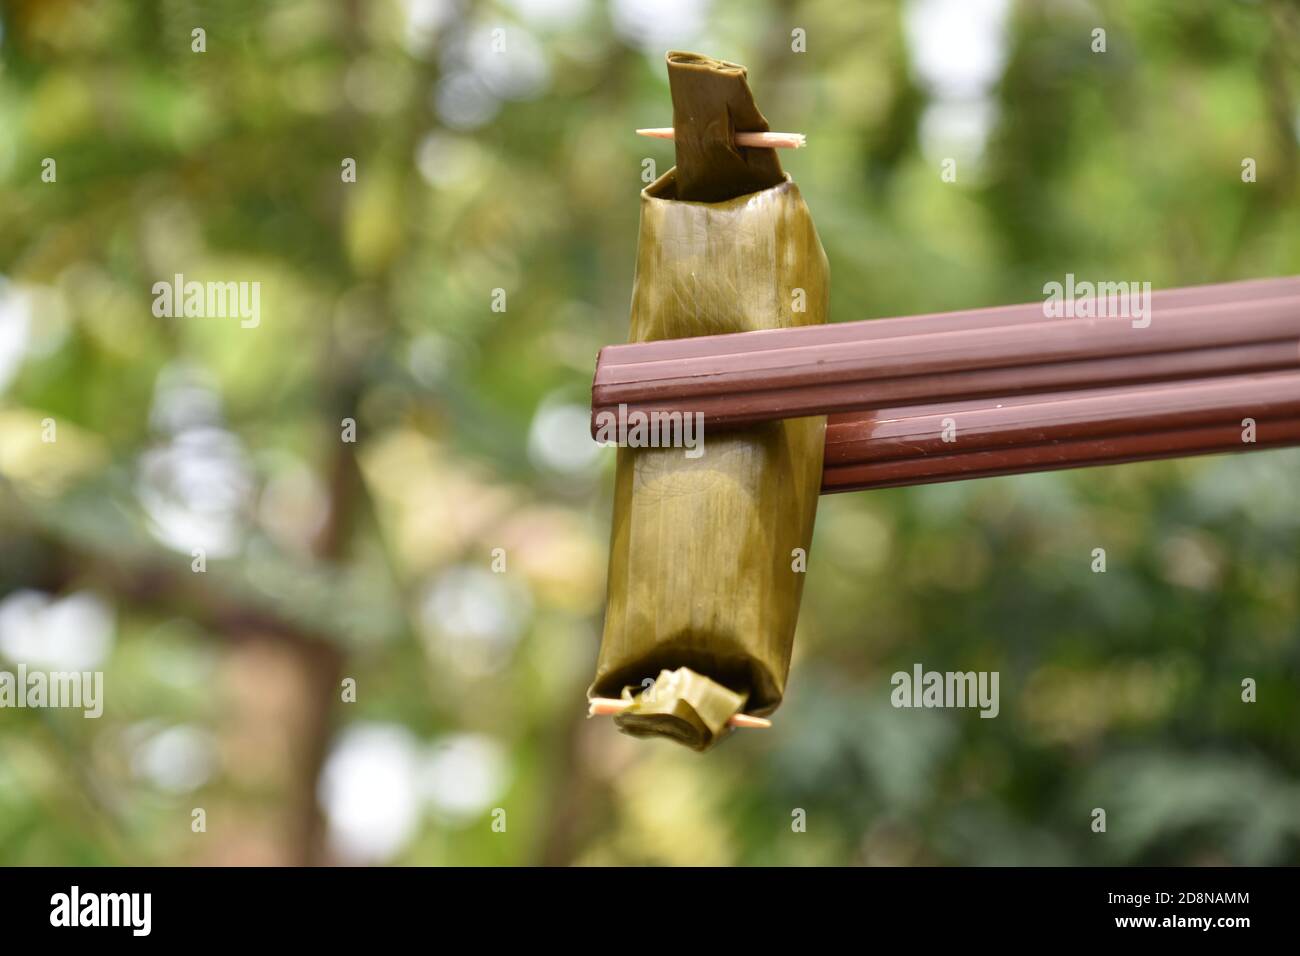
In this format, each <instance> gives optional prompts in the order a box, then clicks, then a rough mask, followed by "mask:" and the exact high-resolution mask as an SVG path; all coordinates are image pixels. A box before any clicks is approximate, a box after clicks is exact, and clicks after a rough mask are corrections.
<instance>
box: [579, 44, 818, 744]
mask: <svg viewBox="0 0 1300 956" xmlns="http://www.w3.org/2000/svg"><path fill="white" fill-rule="evenodd" d="M667 59H668V73H669V82H670V86H671V90H672V98H673V126H674V138H675V143H676V151H677V165H676V166H675V167H674V168H673V169H670V170H669V171H668V172H667V173H665V174H664V175H663V176H661V177H660V178H659V179H658V180H656V181H655V182H654V183H652V184H651V185H649V186H648V187H646V189H645V190H643V191H642V193H641V223H640V235H639V239H638V249H637V263H636V277H635V284H634V290H633V294H632V310H631V341H633V342H645V341H651V340H656V339H667V338H683V337H687V336H696V335H713V334H718V333H725V332H748V331H754V330H758V329H774V328H785V327H789V326H796V325H810V324H817V323H821V322H824V321H825V318H826V307H827V297H828V284H829V283H828V277H829V270H828V267H827V262H826V255H825V252H824V251H823V250H822V246H821V243H820V241H819V240H818V238H817V232H816V230H815V229H814V227H813V223H812V218H811V217H810V215H809V213H808V208H807V206H806V205H805V204H804V201H803V198H802V196H801V195H800V193H799V189H798V187H797V186H796V185H795V184H794V183H793V182H792V181H791V180H790V177H789V176H788V175H786V174H785V173H784V172H783V171H782V169H781V165H780V162H779V161H778V159H777V157H776V152H775V150H772V149H757V148H744V147H738V146H736V145H735V142H734V139H735V133H737V132H751V131H756V132H765V131H767V130H768V125H767V121H766V120H765V119H764V118H763V116H762V114H761V113H760V112H759V111H758V108H757V106H756V105H755V103H754V99H753V96H752V95H751V93H750V90H749V86H748V83H747V80H746V71H745V68H744V67H742V66H738V65H736V64H733V63H727V62H725V61H721V60H714V59H712V58H709V57H703V56H698V55H695V54H689V53H669V54H668V58H667ZM825 424H826V422H825V417H824V416H823V417H816V418H800V419H787V420H782V421H775V422H767V423H763V424H761V425H756V426H751V427H745V428H740V429H735V430H731V431H726V432H717V433H713V432H710V433H709V434H708V435H707V436H705V440H704V442H703V448H704V452H703V454H702V455H699V456H698V457H691V456H687V455H686V454H684V453H683V450H682V449H681V448H663V447H629V446H624V447H620V448H619V449H618V452H617V454H618V463H617V473H616V479H615V482H616V483H615V495H614V518H613V530H612V535H611V544H610V559H609V578H608V598H607V604H606V611H605V626H604V633H603V636H602V640H601V647H600V654H599V657H598V660H597V664H596V676H595V680H594V681H593V683H592V685H591V688H590V690H589V691H588V695H589V696H590V697H617V696H621V697H622V698H623V700H624V701H625V702H627V703H628V706H627V707H626V709H624V710H622V711H621V713H619V714H618V716H616V717H615V720H616V722H617V723H618V725H619V727H620V728H621V729H622V730H623V731H625V732H627V733H629V734H633V735H636V736H660V737H667V738H670V739H673V740H676V741H678V742H680V743H683V744H686V745H687V746H689V747H692V748H694V749H696V750H705V749H708V748H709V747H710V746H712V745H713V744H714V743H716V742H717V741H718V740H720V739H721V738H722V737H724V736H725V735H726V734H727V733H728V731H729V726H730V725H729V721H731V720H732V718H733V717H735V716H736V715H737V714H750V715H763V714H768V713H770V712H772V711H773V710H775V709H776V707H777V706H778V705H779V704H780V702H781V698H782V696H783V694H784V692H785V683H786V676H787V673H788V671H789V666H790V654H791V649H792V646H793V641H794V630H795V621H796V618H797V616H798V612H799V601H800V597H801V594H802V591H803V578H804V575H803V573H802V571H803V563H802V562H801V561H800V560H799V556H800V554H801V553H802V555H803V556H806V554H807V551H808V548H809V544H810V541H811V538H812V530H813V519H814V516H815V514H816V508H817V496H818V493H819V489H820V484H821V473H822V448H823V442H824V433H825ZM799 549H802V552H800V550H799Z"/></svg>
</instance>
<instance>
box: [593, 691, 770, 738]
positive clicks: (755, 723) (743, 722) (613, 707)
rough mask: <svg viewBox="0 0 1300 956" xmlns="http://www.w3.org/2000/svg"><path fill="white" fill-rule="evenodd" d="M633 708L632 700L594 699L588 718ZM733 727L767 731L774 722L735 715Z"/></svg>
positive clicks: (618, 712)
mask: <svg viewBox="0 0 1300 956" xmlns="http://www.w3.org/2000/svg"><path fill="white" fill-rule="evenodd" d="M631 706H632V702H631V701H630V700H618V699H617V698H614V697H593V698H592V699H591V701H590V703H589V706H588V707H587V716H588V717H608V716H611V715H613V714H621V713H623V711H625V710H627V709H628V708H629V707H631ZM727 723H729V724H730V725H731V726H733V727H750V728H753V729H755V730H766V729H767V728H768V727H771V726H772V722H771V721H770V720H768V719H767V718H766V717H751V716H750V715H749V714H733V715H732V717H731V719H730V720H728V721H727Z"/></svg>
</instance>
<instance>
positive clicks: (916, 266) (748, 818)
mask: <svg viewBox="0 0 1300 956" xmlns="http://www.w3.org/2000/svg"><path fill="white" fill-rule="evenodd" d="M963 9H965V10H966V11H967V12H966V13H965V14H962V12H961V11H962V10H963ZM972 10H973V11H975V13H974V14H971V12H970V11H972ZM970 15H976V16H981V17H983V19H982V20H981V23H982V24H983V27H981V29H977V30H969V31H965V32H963V28H962V25H963V23H964V22H965V21H964V20H963V19H962V17H963V16H970ZM952 21H956V25H955V26H954V23H953V22H952ZM988 24H994V26H995V28H986V27H988ZM195 28H202V29H203V30H204V31H206V32H205V35H204V41H205V46H206V49H205V51H204V52H201V53H200V52H194V50H193V49H192V46H193V44H194V43H195V40H194V35H193V34H192V31H193V30H194V29H195ZM796 28H798V29H802V30H804V31H805V34H806V50H807V52H803V53H795V52H792V50H791V31H792V30H794V29H796ZM1096 28H1103V29H1104V30H1105V31H1106V50H1105V52H1104V53H1102V52H1094V51H1093V45H1094V43H1095V35H1094V33H1093V31H1094V30H1095V29H1096ZM494 30H501V31H503V32H502V33H500V34H494V33H493V31H494ZM498 40H499V41H501V42H503V43H504V49H503V50H501V51H500V52H495V48H494V47H493V43H494V42H495V41H498ZM670 47H674V48H687V49H699V50H701V51H703V52H707V53H710V54H712V55H716V56H721V57H725V58H728V59H732V60H736V61H739V62H743V63H745V64H747V65H748V66H749V68H750V76H751V84H752V87H753V89H754V91H755V94H756V97H757V99H758V102H759V104H760V106H761V108H762V109H763V110H764V112H765V113H766V115H767V116H768V118H769V119H770V120H771V122H772V125H773V127H774V128H776V129H792V130H798V131H801V132H804V133H806V134H808V137H809V142H810V148H808V149H806V150H802V151H800V152H798V153H795V154H786V155H783V157H782V158H783V160H784V162H785V164H786V167H787V169H788V170H789V171H790V172H791V173H792V174H793V175H794V177H795V179H796V180H797V181H798V182H799V184H800V187H801V189H802V190H803V193H804V195H805V197H806V199H807V202H808V204H809V207H810V208H811V210H812V212H813V215H814V217H815V219H816V221H817V224H818V228H819V230H820V232H821V235H822V240H823V243H824V245H825V247H826V250H827V253H828V256H829V258H830V263H831V273H832V294H831V307H832V313H833V317H834V319H836V320H839V321H847V320H852V319H861V318H867V317H873V316H883V315H901V314H909V313H918V312H930V311H938V310H942V309H949V308H968V307H976V306H982V305H993V304H999V303H1006V302H1021V301H1032V300H1035V299H1037V298H1039V296H1040V295H1041V291H1042V286H1043V284H1044V283H1045V282H1047V281H1051V280H1060V279H1062V278H1063V277H1064V276H1065V274H1066V273H1067V272H1073V273H1075V274H1076V275H1078V276H1080V277H1088V278H1096V277H1104V278H1109V279H1113V280H1129V279H1132V280H1137V281H1150V282H1152V283H1153V285H1154V286H1155V287H1157V288H1158V287H1162V286H1172V285H1190V284H1197V283H1204V282H1212V281H1225V280H1231V279H1238V278H1251V277H1257V276H1271V275H1285V274H1295V273H1300V192H1298V191H1297V172H1298V171H1300V142H1298V137H1300V6H1298V5H1297V4H1295V3H1293V2H1290V0H1257V2H1227V0H1219V2H1212V0H1151V2H1145V3H1141V4H1129V3H1120V2H1118V0H1112V2H1104V0H1094V2H1080V3H1048V2H1036V0H1019V2H1016V0H1011V2H1010V3H1009V4H1001V3H998V2H993V0H991V2H988V3H977V4H971V5H963V4H962V3H961V2H957V3H955V4H954V3H947V4H944V3H934V2H920V0H918V2H912V3H895V2H871V3H863V4H843V3H838V2H832V0H781V2H778V0H762V2H754V0H748V2H741V0H715V2H712V3H698V4H693V3H689V2H685V0H682V2H678V3H664V2H659V3H655V4H650V3H643V2H639V0H614V2H611V3H609V4H608V5H607V4H605V3H600V2H587V0H510V2H498V3H473V2H456V0H401V2H399V0H375V2H364V3H363V2H359V0H350V2H343V3H333V2H329V0H285V2H279V3H275V4H262V3H252V2H230V3H223V4H219V5H213V4H200V3H197V2H193V0H150V2H140V3H128V2H109V0H101V2H92V0H8V2H5V3H3V4H0V130H2V131H3V135H2V136H0V283H2V284H0V666H3V667H10V666H12V664H13V660H14V658H16V657H19V656H21V654H22V653H23V650H22V649H23V648H29V649H31V648H35V650H34V651H33V652H32V653H34V654H35V655H36V657H37V658H40V657H41V655H45V657H46V658H48V659H50V660H56V659H57V660H61V661H64V662H82V663H86V664H87V665H88V666H95V667H101V668H102V669H103V670H104V672H105V681H106V691H105V695H106V703H105V713H104V716H103V717H102V718H100V719H98V720H86V719H82V717H81V715H80V713H78V712H69V711H55V710H46V711H31V710H26V711H18V710H3V711H0V862H3V863H10V864H13V863H19V864H34V863H42V864H64V863H161V862H208V863H213V862H241V863H261V862H271V863H275V862H309V861H310V862H317V861H351V860H361V861H376V862H388V861H393V862H399V863H434V864H442V863H459V864H497V863H525V864H527V863H537V862H547V863H668V864H675V863H680V864H713V863H739V864H766V863H787V864H812V863H901V864H908V863H958V864H961V863H999V864H1000V863H1035V864H1092V863H1143V864H1152V863H1209V862H1225V863H1245V864H1253V863H1292V864H1294V863H1297V862H1300V778H1298V776H1297V773H1298V771H1300V734H1298V733H1297V728H1300V699H1298V696H1297V687H1298V685H1300V564H1298V561H1300V501H1298V500H1297V497H1298V496H1297V487H1298V483H1297V473H1298V470H1300V469H1298V466H1300V453H1297V452H1296V451H1280V452H1270V453H1262V454H1258V455H1242V456H1236V457H1227V458H1220V459H1207V460H1188V461H1180V462H1169V463H1159V464H1148V465H1132V466H1123V467H1117V468H1105V469H1090V470H1084V471H1079V472H1073V473H1052V474H1043V475H1034V476H1025V477H1020V478H1007V479H992V480H983V481H977V482H971V483H968V484H950V485H939V486H932V487H924V488H915V489H906V490H897V491H886V492H877V493H869V494H858V495H851V496H839V497H835V498H828V499H824V500H823V502H822V505H821V514H820V516H819V521H818V528H817V536H816V539H815V542H814V548H813V554H812V558H811V563H810V567H809V577H808V586H807V590H806V595H805V600H804V608H803V614H802V619H801V624H800V633H799V637H798V641H797V650H796V659H795V663H794V669H793V672H792V677H791V681H790V691H789V695H788V697H787V702H786V704H785V705H784V706H783V708H782V709H781V711H780V712H779V713H778V715H777V718H776V727H775V729H774V730H772V731H769V732H766V733H750V734H739V735H737V736H736V737H735V738H734V739H732V740H730V741H728V742H727V743H726V744H725V745H724V746H723V747H721V748H719V749H718V750H717V751H716V752H714V753H711V754H709V755H707V756H705V757H700V756H698V755H695V754H693V753H689V752H686V751H681V750H678V749H675V748H673V747H672V745H670V744H662V745H660V744H650V743H644V742H637V741H632V740H629V739H626V738H623V737H621V736H619V735H618V734H617V733H616V732H615V730H614V728H613V727H612V726H611V725H610V724H609V723H608V722H606V721H587V720H585V719H584V717H583V713H584V699H583V692H584V689H585V687H586V683H587V681H588V680H589V678H590V673H591V669H592V665H593V662H594V659H595V651H596V642H597V639H598V634H599V626H600V616H601V611H602V605H603V583H604V582H603V578H604V561H605V556H606V551H605V548H606V537H607V534H608V521H609V514H610V507H611V502H610V495H611V487H610V477H611V472H612V460H613V458H612V452H610V451H608V450H597V449H595V448H593V447H592V445H591V443H590V442H589V440H588V439H587V436H586V431H585V430H586V422H585V411H584V405H585V403H586V401H587V399H588V388H589V385H590V376H591V372H592V368H593V364H594V357H595V354H596V352H597V350H598V349H599V348H600V347H601V346H602V345H604V344H606V343H609V342H617V341H621V340H622V339H623V338H624V336H625V335H626V320H627V316H626V310H627V303H628V298H629V293H630V282H631V272H632V265H633V261H634V246H635V241H636V217H637V192H638V190H639V189H640V188H641V186H642V185H643V180H642V173H643V171H644V170H645V169H646V164H645V162H644V161H645V160H647V159H648V160H652V161H653V164H654V166H655V167H656V170H657V171H658V172H662V171H663V170H664V169H666V168H667V167H668V166H669V165H670V164H671V161H672V151H671V149H672V148H671V145H669V144H667V143H662V142H653V141H647V140H639V139H638V138H637V137H635V136H633V135H632V134H631V131H632V130H633V129H634V128H635V127H638V126H656V125H667V124H668V123H669V122H670V116H671V112H670V102H669V97H668V90H667V84H666V76H665V71H664V68H663V64H662V53H663V51H664V50H666V49H668V48H670ZM948 157H954V158H956V159H957V169H958V176H957V181H956V183H945V182H943V181H942V179H941V176H940V164H941V162H942V160H943V159H945V158H948ZM46 158H50V159H53V160H54V161H55V164H56V165H55V169H56V171H57V172H56V175H57V178H56V179H55V181H53V182H46V181H43V179H42V172H43V169H44V168H45V166H44V165H43V161H44V160H45V159H46ZM347 158H351V159H354V160H355V163H356V171H357V175H356V181H355V182H345V181H344V177H343V175H342V169H343V164H344V161H345V159H347ZM1246 158H1252V159H1254V160H1255V163H1256V166H1257V171H1258V174H1257V181H1255V182H1253V183H1246V182H1243V180H1242V162H1243V160H1244V159H1246ZM176 273H182V274H184V276H185V277H186V279H190V280H197V281H249V282H253V281H256V282H259V283H260V284H261V285H260V288H261V323H260V325H259V326H258V327H257V328H256V329H242V328H240V327H239V323H238V321H237V320H235V319H222V318H202V319H201V318H179V319H173V318H157V317H155V316H154V314H153V312H152V310H151V304H152V292H151V288H152V286H153V284H154V283H155V282H158V281H170V280H171V278H172V276H173V275H174V274H176ZM495 289H502V290H504V292H505V296H506V302H507V307H506V309H505V311H501V312H498V311H493V309H492V297H493V290H495ZM348 419H351V420H353V421H355V423H356V424H355V430H356V437H357V440H356V442H355V443H352V442H345V441H342V440H341V435H342V434H343V432H344V430H345V429H346V424H345V422H346V420H348ZM46 420H52V421H54V422H55V423H56V425H57V440H56V441H55V442H43V441H42V440H41V436H42V429H43V427H44V424H43V423H44V422H46ZM194 548H202V549H203V551H204V555H205V558H206V570H205V571H203V573H196V572H195V571H194V570H193V568H194V562H195V561H197V560H198V559H197V558H196V557H195V555H194ZM497 548H500V549H503V552H501V553H503V554H504V556H505V561H506V566H505V573H502V574H494V573H493V570H492V562H493V560H494V556H493V549H497ZM1096 548H1104V549H1105V551H1106V556H1107V569H1106V572H1105V573H1104V574H1100V573H1093V571H1092V570H1091V566H1092V564H1093V560H1094V559H1093V551H1094V549H1096ZM682 599H683V600H687V599H688V596H685V595H683V596H682ZM915 662H921V663H923V664H924V666H925V667H926V668H927V669H938V670H966V669H976V668H982V669H995V670H998V671H1000V672H1001V692H1002V706H1001V714H1000V716H999V717H998V718H997V719H996V720H980V719H978V716H977V714H976V713H975V712H973V711H910V710H895V709H893V708H892V707H891V706H890V705H889V691H890V684H889V677H890V675H891V674H892V673H893V672H894V671H896V670H907V671H910V669H911V667H912V665H913V664H914V663H915ZM78 666H80V665H78ZM1247 677H1249V678H1252V679H1254V680H1255V681H1256V682H1257V684H1258V702H1256V703H1252V704H1245V703H1242V701H1241V682H1242V680H1243V679H1244V678H1247ZM349 678H350V679H351V680H353V681H355V688H356V697H355V701H350V700H347V699H345V697H346V694H347V686H348V685H347V684H346V680H347V679H349ZM1096 807H1102V808H1105V809H1106V811H1107V822H1108V828H1107V832H1106V833H1105V834H1097V833H1094V832H1092V830H1091V828H1090V823H1091V821H1092V816H1091V814H1092V811H1093V808H1096ZM196 809H202V810H203V811H204V815H203V816H204V820H205V825H206V830H205V831H204V832H195V828H196V826H197V824H196V822H195V821H196V819H197V818H196V816H195V813H194V811H195V810H196ZM797 809H802V810H804V811H806V819H807V828H806V832H801V833H797V832H792V827H791V822H792V819H793V816H792V815H794V814H795V811H796V810H797ZM496 811H504V813H503V814H502V813H500V812H496ZM494 824H496V826H494ZM503 826H504V832H501V830H502V827H503Z"/></svg>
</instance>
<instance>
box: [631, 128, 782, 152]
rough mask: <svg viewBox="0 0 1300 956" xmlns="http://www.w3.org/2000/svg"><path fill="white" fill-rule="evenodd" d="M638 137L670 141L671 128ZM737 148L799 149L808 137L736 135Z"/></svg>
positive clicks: (651, 130) (639, 132)
mask: <svg viewBox="0 0 1300 956" xmlns="http://www.w3.org/2000/svg"><path fill="white" fill-rule="evenodd" d="M636 134H637V135H638V136H650V137H652V138H654V139H672V138H673V128H672V127H671V126H662V127H656V128H653V129H639V130H637V131H636ZM736 145H737V146H760V147H763V148H766V149H801V148H803V147H804V146H807V145H808V137H807V136H805V135H804V134H803V133H737V134H736Z"/></svg>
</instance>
